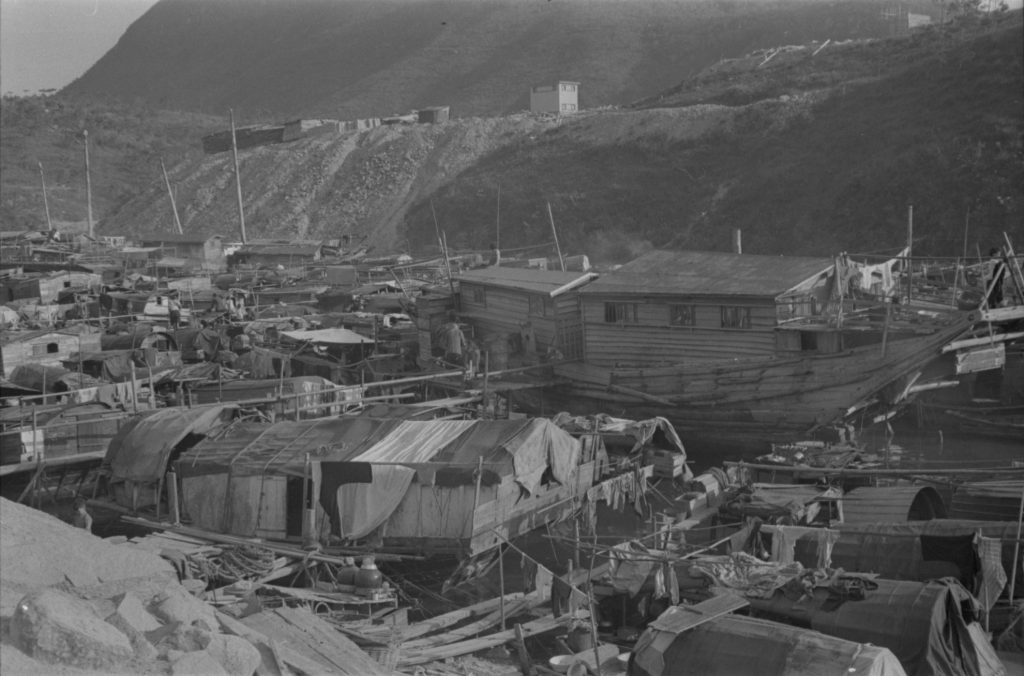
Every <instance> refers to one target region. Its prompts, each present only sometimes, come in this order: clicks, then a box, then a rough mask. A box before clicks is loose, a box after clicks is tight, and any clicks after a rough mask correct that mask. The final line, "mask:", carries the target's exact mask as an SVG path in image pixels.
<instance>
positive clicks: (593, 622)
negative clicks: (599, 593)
mask: <svg viewBox="0 0 1024 676" xmlns="http://www.w3.org/2000/svg"><path fill="white" fill-rule="evenodd" d="M652 511H653V510H652ZM596 556H597V550H596V549H594V550H591V552H590V568H589V569H588V570H587V599H588V600H589V601H590V639H591V641H592V642H593V644H594V673H595V674H597V676H601V650H600V648H601V644H600V643H598V640H597V618H596V617H595V615H597V601H596V600H595V599H594V587H593V585H592V584H591V580H592V578H593V577H594V558H595V557H596Z"/></svg>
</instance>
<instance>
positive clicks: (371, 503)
mask: <svg viewBox="0 0 1024 676" xmlns="http://www.w3.org/2000/svg"><path fill="white" fill-rule="evenodd" d="M474 424H475V422H474V421H472V420H437V421H431V422H422V421H404V422H402V423H401V424H400V425H398V427H396V428H395V429H394V430H392V432H391V433H390V434H388V435H387V437H385V438H384V439H381V440H380V441H379V442H377V443H376V444H374V445H373V446H372V447H371V448H369V449H367V450H365V451H363V452H362V453H360V454H359V455H357V456H355V457H353V458H352V460H351V462H352V463H367V464H369V465H371V468H372V469H371V471H372V475H371V481H369V482H365V483H364V482H360V483H346V484H343V485H341V486H340V487H339V488H338V494H337V498H336V500H337V506H338V511H337V515H338V531H339V534H340V535H341V536H342V537H346V538H351V539H359V538H362V537H365V536H366V535H369V534H370V533H371V532H372V531H373V530H374V529H375V528H376V527H377V526H379V525H381V524H382V523H384V522H385V521H386V520H387V519H388V517H389V516H391V514H392V513H393V512H394V511H395V509H396V508H397V507H398V505H399V503H401V502H402V498H404V497H405V493H406V491H408V490H409V485H410V484H411V483H412V479H413V477H415V476H416V470H414V469H411V468H409V467H404V466H402V465H400V464H396V463H422V462H425V461H427V460H430V459H431V458H433V457H434V456H435V455H437V454H438V453H439V452H440V451H441V449H442V448H444V447H445V446H447V445H448V444H450V443H452V442H453V441H454V440H455V439H456V438H457V437H458V436H459V435H461V434H463V433H464V432H466V431H467V430H468V429H469V428H471V427H472V426H473V425H474Z"/></svg>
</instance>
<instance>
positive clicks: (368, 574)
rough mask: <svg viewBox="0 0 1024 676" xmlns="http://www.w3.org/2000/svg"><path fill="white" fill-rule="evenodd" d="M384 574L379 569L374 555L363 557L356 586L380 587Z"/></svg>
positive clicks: (366, 587) (363, 587) (364, 587)
mask: <svg viewBox="0 0 1024 676" xmlns="http://www.w3.org/2000/svg"><path fill="white" fill-rule="evenodd" d="M383 580H384V576H383V575H382V574H381V572H380V571H379V570H377V564H375V563H374V562H373V557H372V556H367V557H366V558H365V559H363V565H362V567H361V568H360V569H359V570H358V571H356V586H357V587H360V588H362V589H380V585H381V582H383Z"/></svg>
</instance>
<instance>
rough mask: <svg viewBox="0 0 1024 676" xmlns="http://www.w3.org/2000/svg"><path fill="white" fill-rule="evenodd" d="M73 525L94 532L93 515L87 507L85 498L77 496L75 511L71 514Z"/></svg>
mask: <svg viewBox="0 0 1024 676" xmlns="http://www.w3.org/2000/svg"><path fill="white" fill-rule="evenodd" d="M71 525H73V526H75V527H76V528H84V529H85V530H87V531H89V532H90V533H91V532H92V515H91V514H89V512H88V510H86V508H85V498H83V497H81V496H79V497H77V498H75V513H74V514H73V515H72V516H71Z"/></svg>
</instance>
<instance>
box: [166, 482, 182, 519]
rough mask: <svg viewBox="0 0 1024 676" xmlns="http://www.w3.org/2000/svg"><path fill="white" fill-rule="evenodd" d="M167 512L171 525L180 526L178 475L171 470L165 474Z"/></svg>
mask: <svg viewBox="0 0 1024 676" xmlns="http://www.w3.org/2000/svg"><path fill="white" fill-rule="evenodd" d="M167 511H168V512H169V514H168V516H170V517H171V523H173V524H174V525H175V526H177V525H179V524H181V507H180V506H179V505H178V473H177V472H175V471H174V470H171V471H170V472H168V473H167Z"/></svg>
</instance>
